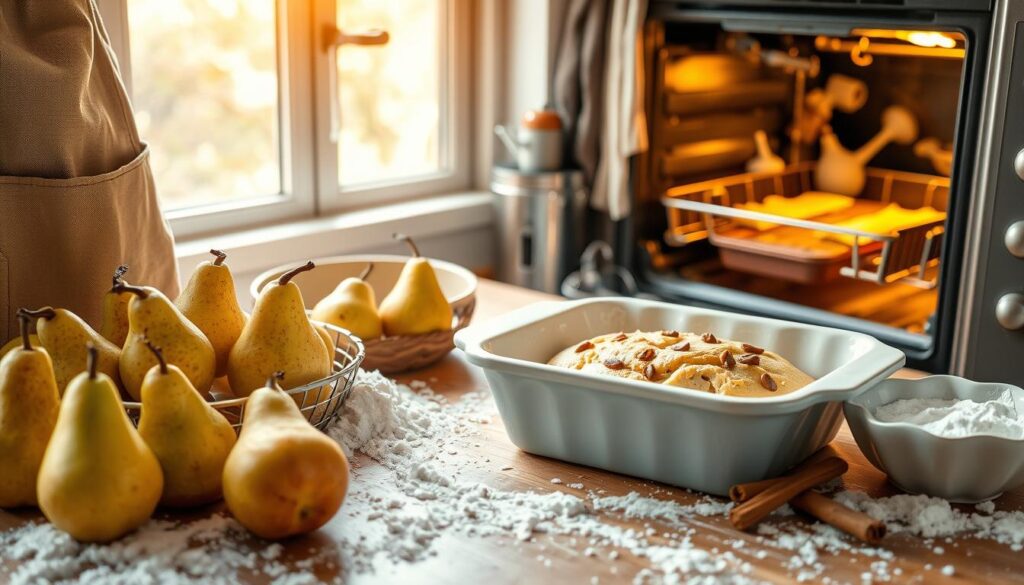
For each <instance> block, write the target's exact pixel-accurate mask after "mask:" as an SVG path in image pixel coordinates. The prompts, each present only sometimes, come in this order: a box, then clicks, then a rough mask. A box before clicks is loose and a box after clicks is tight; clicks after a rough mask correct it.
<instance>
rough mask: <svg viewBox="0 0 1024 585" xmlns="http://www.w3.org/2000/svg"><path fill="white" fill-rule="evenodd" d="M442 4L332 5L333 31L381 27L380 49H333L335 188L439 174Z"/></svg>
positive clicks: (420, 0)
mask: <svg viewBox="0 0 1024 585" xmlns="http://www.w3.org/2000/svg"><path fill="white" fill-rule="evenodd" d="M443 5H444V3H443V2H439V0H390V1H388V2H379V1H376V0H338V16H337V18H338V28H340V29H341V30H343V31H346V32H350V33H358V32H362V31H366V30H368V29H383V30H386V31H387V32H388V33H389V35H390V40H389V42H388V44H387V45H383V46H375V47H360V46H342V47H341V48H340V49H339V50H338V82H339V89H338V91H339V97H340V116H341V128H340V133H339V139H338V142H339V144H338V176H339V183H340V184H341V185H342V187H347V186H349V185H355V184H365V183H372V182H382V181H392V180H397V179H403V178H408V177H414V176H420V175H428V174H431V173H436V172H438V171H440V170H442V162H443V161H442V160H441V154H440V153H441V147H440V132H439V126H440V123H441V120H442V108H441V100H440V95H441V92H440V88H441V84H442V82H441V79H442V68H441V63H442V62H443V59H442V45H441V42H440V41H441V39H440V34H439V33H440V32H441V31H442V30H443V27H442V26H441V24H440V23H441V22H442V9H443Z"/></svg>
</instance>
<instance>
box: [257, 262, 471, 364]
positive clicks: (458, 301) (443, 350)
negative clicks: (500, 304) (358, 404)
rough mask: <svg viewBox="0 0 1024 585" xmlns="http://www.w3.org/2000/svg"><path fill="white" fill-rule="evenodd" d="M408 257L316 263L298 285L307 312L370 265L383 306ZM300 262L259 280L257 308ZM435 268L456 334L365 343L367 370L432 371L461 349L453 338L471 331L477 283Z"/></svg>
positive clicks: (457, 269)
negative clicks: (277, 281) (462, 331)
mask: <svg viewBox="0 0 1024 585" xmlns="http://www.w3.org/2000/svg"><path fill="white" fill-rule="evenodd" d="M408 259H409V257H408V256H395V255H387V254H354V255H350V256H333V257H330V258H314V259H313V262H314V263H315V264H316V268H314V269H313V270H310V271H309V272H302V273H300V274H298V275H296V276H295V278H294V279H292V282H294V283H296V284H298V285H299V288H300V289H301V290H302V300H303V301H304V302H305V303H306V309H312V308H313V306H314V305H316V304H317V302H318V301H320V299H322V298H324V297H325V296H327V295H328V294H330V293H331V291H333V290H334V288H335V287H336V286H338V283H340V282H341V281H342V280H344V279H346V278H348V277H350V276H359V274H360V273H361V272H362V271H363V269H364V268H366V265H367V263H370V262H372V263H373V272H371V273H370V275H369V276H368V277H367V278H366V281H367V282H368V283H369V284H370V286H372V287H373V290H374V293H375V294H376V297H377V303H380V301H381V300H382V299H383V298H384V297H385V296H386V295H387V294H388V293H389V292H391V289H392V287H394V286H395V283H396V282H397V281H398V275H399V274H400V273H401V272H402V267H403V266H405V262H406V261H407V260H408ZM299 264H301V262H294V263H292V264H288V265H286V266H278V267H276V268H271V269H270V270H268V271H266V272H264V273H263V274H260V275H259V276H257V277H256V278H255V279H254V280H253V281H252V284H251V285H250V286H249V295H250V296H251V297H252V299H253V302H254V303H255V302H256V297H258V296H259V294H260V291H261V290H263V287H264V286H266V285H267V283H269V282H271V281H273V280H275V279H277V278H278V277H280V276H281V275H282V274H284V273H285V272H287V271H288V270H290V269H292V268H294V267H296V266H298V265H299ZM430 266H431V267H432V268H433V269H434V274H435V275H437V283H438V284H439V285H440V286H441V291H442V292H443V293H444V296H445V298H446V299H448V304H449V305H451V308H452V328H451V329H449V330H445V331H434V332H431V333H423V334H420V335H398V336H393V337H382V338H379V339H364V340H362V341H363V345H364V346H365V347H366V357H365V359H364V360H363V364H362V367H363V369H364V370H380V371H381V372H382V373H384V374H387V375H391V374H397V373H400V372H405V371H409V370H415V369H418V368H422V367H425V366H428V365H430V364H432V363H434V362H436V361H438V360H440V359H441V358H443V357H444V356H446V355H448V353H449V352H450V351H451V350H452V349H454V348H455V343H454V342H453V340H452V338H453V336H454V335H455V332H456V331H458V330H459V329H462V328H463V327H465V326H467V325H469V321H470V319H471V318H472V317H473V310H474V308H475V307H476V287H477V279H476V276H475V275H473V273H472V272H470V271H469V270H467V269H465V268H463V267H462V266H459V265H458V264H453V263H451V262H445V261H443V260H435V259H433V258H431V259H430Z"/></svg>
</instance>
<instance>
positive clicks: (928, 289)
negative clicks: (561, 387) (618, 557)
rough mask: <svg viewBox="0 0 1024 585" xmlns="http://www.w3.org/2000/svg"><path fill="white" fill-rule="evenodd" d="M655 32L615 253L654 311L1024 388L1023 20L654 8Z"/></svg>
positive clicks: (1022, 3)
mask: <svg viewBox="0 0 1024 585" xmlns="http://www.w3.org/2000/svg"><path fill="white" fill-rule="evenodd" d="M644 26H645V28H644V35H643V58H644V60H645V61H646V63H645V68H644V70H645V71H646V76H645V77H646V79H645V88H646V90H645V98H644V99H645V109H646V114H647V133H648V144H649V147H648V149H647V151H646V152H645V153H643V154H641V155H639V156H638V157H636V158H635V159H634V162H633V172H632V177H633V180H632V182H633V185H632V187H633V194H632V196H633V199H634V205H633V212H632V214H631V217H630V218H629V219H628V220H627V221H625V222H623V224H622V225H620V226H619V229H618V232H617V233H618V238H617V242H618V253H619V254H621V255H622V256H623V257H624V258H626V261H627V263H628V264H629V265H630V266H631V268H632V269H633V270H634V272H635V273H636V274H637V276H638V277H639V281H640V283H641V286H642V287H643V288H644V290H645V292H648V293H653V294H655V295H657V296H658V297H660V298H663V299H666V300H671V301H673V302H678V303H683V304H689V305H697V306H706V307H711V308H721V309H725V310H730V311H739V312H745V313H752V314H758V315H765V316H772V317H779V318H783V319H788V320H794V321H800V322H806V323H814V324H821V325H826V326H833V327H840V328H844V329H850V330H855V331H861V332H864V333H868V334H871V335H873V336H875V337H877V338H878V339H880V340H882V341H884V342H886V343H888V344H890V345H892V346H895V347H898V348H900V349H901V350H903V351H904V352H905V353H906V355H907V357H908V364H909V365H910V366H912V367H917V368H920V369H924V370H927V371H931V372H936V373H956V374H960V375H965V376H969V377H972V378H975V379H979V380H1001V381H1006V382H1013V383H1017V384H1024V365H1022V364H1024V362H1018V361H1017V360H1021V359H1022V358H1024V331H1022V330H1021V329H1022V328H1024V294H1022V293H1024V223H1018V222H1024V150H1022V149H1024V0H993V1H992V2H989V1H987V0H835V1H817V0H809V1H787V0H727V1H717V0H710V1H700V2H687V1H658V0H652V1H651V3H650V8H649V14H648V18H647V20H646V23H645V25H644ZM1018 153H1021V154H1018Z"/></svg>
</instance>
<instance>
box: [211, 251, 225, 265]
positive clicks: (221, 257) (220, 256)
mask: <svg viewBox="0 0 1024 585" xmlns="http://www.w3.org/2000/svg"><path fill="white" fill-rule="evenodd" d="M210 253H211V254H213V255H214V256H216V257H217V259H216V260H214V261H213V265H214V266H220V265H221V264H224V259H225V258H227V257H228V255H227V254H225V253H224V252H221V251H220V250H210Z"/></svg>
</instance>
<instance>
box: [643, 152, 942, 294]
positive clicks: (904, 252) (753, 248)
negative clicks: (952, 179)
mask: <svg viewBox="0 0 1024 585" xmlns="http://www.w3.org/2000/svg"><path fill="white" fill-rule="evenodd" d="M814 166H815V163H814V162H813V161H806V162H803V163H798V164H795V165H790V166H789V167H787V168H786V169H785V170H783V171H782V172H779V173H742V174H737V175H732V176H729V177H723V178H718V179H713V180H708V181H702V182H699V183H692V184H687V185H679V186H676V187H672V188H670V189H668V190H667V191H666V192H665V195H664V197H662V199H661V202H662V204H663V205H664V206H665V207H666V209H667V213H668V224H669V229H668V230H667V231H666V233H665V241H666V243H668V244H669V245H672V246H677V247H678V246H685V245H688V244H691V243H693V242H697V241H702V240H708V241H710V243H711V244H713V245H715V246H716V247H718V248H720V250H721V251H723V252H724V253H728V254H729V255H730V256H729V258H730V259H734V258H741V257H742V258H743V259H744V260H743V261H744V263H746V264H747V265H749V262H750V261H751V260H752V259H753V260H754V261H756V260H758V259H761V260H764V261H765V265H766V266H767V267H768V268H769V269H770V270H772V271H777V272H773V274H777V275H779V276H780V277H783V278H785V277H786V275H787V274H793V275H796V276H794V277H793V280H796V281H798V282H805V283H809V282H811V279H812V278H821V280H826V279H827V275H830V274H836V275H838V276H843V277H846V278H853V279H857V280H864V281H868V282H874V283H877V284H886V283H891V282H895V281H900V282H903V283H905V284H910V285H913V286H916V287H919V288H925V289H930V288H934V287H935V286H936V272H937V271H935V270H931V269H932V268H934V267H936V266H937V265H938V263H939V252H940V249H941V243H942V237H943V234H944V221H942V220H939V221H932V222H926V223H922V224H919V225H915V226H911V227H907V228H903V229H900V230H896V231H895V232H893V233H892V234H887V235H881V234H876V233H871V232H866V231H861V230H856V229H851V228H846V227H842V226H837V225H832V224H829V223H825V222H821V221H814V220H808V219H795V218H789V217H783V216H779V215H774V214H770V213H764V212H759V211H751V210H747V209H740V208H737V207H734V205H736V204H737V203H747V202H760V201H761V200H763V199H764V197H766V196H767V195H772V194H775V195H782V196H784V197H793V196H796V195H799V194H800V193H803V192H806V191H810V190H812V189H813V181H812V178H813V172H814ZM866 175H867V181H866V183H865V188H864V191H863V192H862V193H861V195H860V196H859V197H858V199H859V200H863V201H875V202H878V203H880V204H882V205H887V204H889V203H898V204H900V205H901V206H902V207H904V208H908V209H916V208H920V207H924V206H931V207H933V208H935V209H938V210H939V211H945V210H946V207H947V203H948V197H949V179H948V178H946V177H938V176H934V175H926V174H920V173H909V172H904V171H895V170H890V169H878V168H868V169H866ZM734 220H748V221H760V222H767V223H771V224H775V225H778V226H788V227H790V228H797V229H800V230H807V231H808V232H828V233H833V234H842V235H846V236H853V244H852V245H851V246H845V247H844V246H840V248H841V249H842V250H843V251H842V253H838V254H830V255H824V256H822V255H813V254H808V253H807V252H806V250H801V249H799V248H796V247H791V246H786V245H783V244H765V243H763V242H759V241H757V240H756V239H753V238H749V239H744V238H734V237H730V236H728V235H726V233H727V232H729V231H730V230H731V229H732V228H735V227H737V223H736V222H735V221H734ZM807 235H808V237H815V236H813V235H812V234H810V233H808V234H807ZM741 255H742V256H741ZM724 258H725V254H723V259H724ZM734 261H735V260H734ZM808 275H814V276H808Z"/></svg>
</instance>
